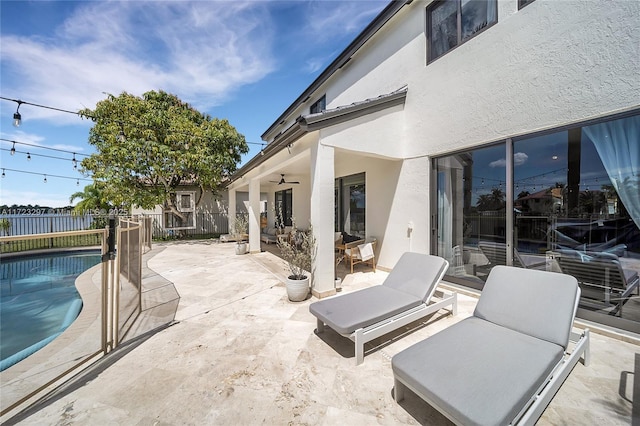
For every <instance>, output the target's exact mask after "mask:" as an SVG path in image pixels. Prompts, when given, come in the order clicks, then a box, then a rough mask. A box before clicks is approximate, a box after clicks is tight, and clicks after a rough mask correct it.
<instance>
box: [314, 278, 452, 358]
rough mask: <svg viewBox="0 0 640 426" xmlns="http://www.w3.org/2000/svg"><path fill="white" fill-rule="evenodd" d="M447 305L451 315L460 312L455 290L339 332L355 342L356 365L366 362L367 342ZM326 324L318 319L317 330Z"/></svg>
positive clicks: (319, 331) (319, 330) (321, 330)
mask: <svg viewBox="0 0 640 426" xmlns="http://www.w3.org/2000/svg"><path fill="white" fill-rule="evenodd" d="M442 276H444V273H443V274H442ZM440 279H442V277H440ZM438 281H440V280H438ZM447 306H451V315H454V316H455V315H456V314H457V313H458V294H457V293H455V292H453V293H451V294H449V295H445V296H444V297H443V298H442V300H440V301H438V302H434V303H429V304H427V303H423V304H422V305H420V306H416V307H415V308H412V309H409V310H408V311H405V312H402V313H400V314H398V315H395V316H393V317H391V318H386V319H384V320H382V321H380V322H378V323H376V324H372V325H370V326H368V327H363V328H359V329H357V330H356V331H354V332H353V333H350V334H346V333H345V334H342V333H338V334H340V335H341V336H343V337H346V338H348V339H350V340H351V341H353V342H354V344H355V351H356V353H355V355H356V365H360V364H362V363H363V362H364V344H365V343H367V342H370V341H372V340H374V339H377V338H378V337H380V336H384V335H385V334H387V333H390V332H392V331H394V330H397V329H398V328H400V327H404V326H405V325H407V324H410V323H412V322H414V321H417V320H419V319H420V318H424V317H426V316H427V315H430V314H433V313H435V312H438V311H439V310H440V309H443V308H446V307H447ZM324 326H325V324H324V322H322V320H320V319H318V326H317V332H318V333H322V332H323V331H324Z"/></svg>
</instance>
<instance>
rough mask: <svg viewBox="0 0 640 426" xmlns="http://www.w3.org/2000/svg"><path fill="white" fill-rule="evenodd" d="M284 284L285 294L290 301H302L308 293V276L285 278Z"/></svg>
mask: <svg viewBox="0 0 640 426" xmlns="http://www.w3.org/2000/svg"><path fill="white" fill-rule="evenodd" d="M285 285H286V287H287V296H289V300H291V301H292V302H302V301H303V300H304V299H306V298H307V296H308V295H309V277H306V278H305V279H302V280H292V279H291V278H287V279H286V281H285Z"/></svg>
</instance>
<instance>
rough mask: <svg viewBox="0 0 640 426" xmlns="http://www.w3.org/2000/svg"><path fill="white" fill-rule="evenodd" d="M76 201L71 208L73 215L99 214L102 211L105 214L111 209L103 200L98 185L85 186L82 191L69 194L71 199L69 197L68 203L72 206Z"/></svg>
mask: <svg viewBox="0 0 640 426" xmlns="http://www.w3.org/2000/svg"><path fill="white" fill-rule="evenodd" d="M76 199H79V200H80V201H79V202H78V204H76V206H75V207H74V208H73V211H74V213H77V214H84V213H89V212H93V213H97V212H100V210H104V211H105V213H106V212H107V211H108V210H109V209H110V208H112V207H113V206H112V205H111V204H109V202H108V201H106V200H105V199H104V197H103V195H102V191H101V190H100V185H99V184H98V183H92V184H89V185H87V186H85V187H84V189H83V190H82V191H79V192H74V193H73V194H71V197H69V202H70V203H71V204H73V202H74V201H75V200H76Z"/></svg>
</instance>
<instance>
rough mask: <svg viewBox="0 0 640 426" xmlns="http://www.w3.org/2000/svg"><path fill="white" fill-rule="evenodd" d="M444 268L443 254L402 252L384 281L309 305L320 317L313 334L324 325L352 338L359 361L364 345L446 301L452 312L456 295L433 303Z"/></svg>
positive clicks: (454, 308)
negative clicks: (441, 255)
mask: <svg viewBox="0 0 640 426" xmlns="http://www.w3.org/2000/svg"><path fill="white" fill-rule="evenodd" d="M448 267H449V263H448V262H447V261H446V260H445V259H443V258H441V257H437V256H431V255H427V254H419V253H404V254H403V255H402V257H400V260H398V263H397V264H396V266H395V267H394V268H393V270H392V271H391V272H390V273H389V276H387V278H386V279H385V281H384V282H383V283H382V285H376V286H372V287H368V288H365V289H362V290H358V291H354V292H352V293H347V294H342V295H339V296H334V297H330V298H327V299H324V300H320V301H318V302H315V303H312V304H311V305H310V306H309V311H310V312H311V314H313V315H314V316H315V317H316V318H317V319H318V329H317V332H318V333H321V332H323V331H324V325H325V324H326V325H328V326H329V327H331V328H332V329H334V330H335V331H336V332H338V333H340V334H341V335H342V336H344V337H348V338H349V339H351V340H353V341H354V342H355V355H356V365H359V364H361V363H362V362H363V360H364V344H365V343H367V342H369V341H371V340H373V339H375V338H377V337H380V336H382V335H384V334H387V333H389V332H390V331H393V330H396V329H398V328H399V327H403V326H405V325H407V324H409V323H411V322H413V321H416V320H418V319H420V318H423V317H424V316H426V315H429V314H432V313H434V312H437V311H438V310H440V309H442V308H444V307H446V306H449V305H451V306H452V308H451V310H452V313H453V315H455V314H456V310H457V306H458V305H457V300H458V299H457V295H456V293H453V294H451V295H447V296H446V297H443V298H442V300H440V301H437V302H432V301H431V298H432V297H433V294H434V292H435V290H436V287H437V285H438V283H439V282H440V280H441V279H442V277H443V276H444V274H445V272H446V271H447V268H448Z"/></svg>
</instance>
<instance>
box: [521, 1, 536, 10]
mask: <svg viewBox="0 0 640 426" xmlns="http://www.w3.org/2000/svg"><path fill="white" fill-rule="evenodd" d="M534 1H535V0H518V10H520V9H522V8H523V7H525V6H526V5H528V4H529V3H533V2H534Z"/></svg>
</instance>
